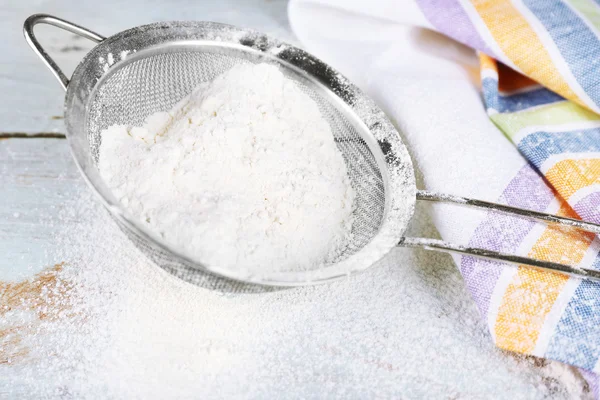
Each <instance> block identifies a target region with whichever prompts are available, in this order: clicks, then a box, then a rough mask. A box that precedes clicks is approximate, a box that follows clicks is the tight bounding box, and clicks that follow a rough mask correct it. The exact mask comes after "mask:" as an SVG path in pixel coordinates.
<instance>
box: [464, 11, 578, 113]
mask: <svg viewBox="0 0 600 400" xmlns="http://www.w3.org/2000/svg"><path fill="white" fill-rule="evenodd" d="M472 4H473V6H474V7H475V9H476V10H477V13H478V14H479V16H480V17H481V19H482V20H483V22H484V23H485V25H486V26H487V28H488V29H489V31H490V32H491V34H492V36H493V37H494V39H495V40H496V42H497V43H498V45H499V46H500V47H501V48H502V51H503V52H504V53H505V54H506V56H507V57H508V58H509V59H510V60H511V61H512V62H513V63H514V64H515V65H516V66H517V67H518V68H519V69H521V71H523V73H524V74H525V75H527V76H528V77H530V78H532V79H533V80H535V81H537V82H539V83H541V84H543V85H544V86H546V87H547V88H549V89H551V90H553V91H554V92H556V93H558V94H560V95H562V96H563V97H566V98H568V99H570V100H573V101H575V102H577V103H579V104H581V105H584V103H583V102H582V101H581V99H580V98H579V97H578V96H577V95H576V94H575V92H573V90H571V88H570V87H569V84H568V83H567V82H566V81H565V80H564V78H563V77H562V75H561V73H560V71H559V70H558V69H557V68H556V66H555V65H554V62H553V61H552V58H551V57H550V54H549V53H548V51H547V50H546V49H545V48H544V45H543V44H542V42H541V41H540V38H539V37H538V35H537V34H536V33H535V31H534V30H533V29H532V28H531V26H530V25H529V23H528V22H527V20H526V19H525V18H524V17H523V16H522V15H521V13H520V12H519V11H518V10H517V9H516V8H515V7H514V6H513V5H512V4H511V3H510V1H508V0H472ZM532 60H535V62H532Z"/></svg>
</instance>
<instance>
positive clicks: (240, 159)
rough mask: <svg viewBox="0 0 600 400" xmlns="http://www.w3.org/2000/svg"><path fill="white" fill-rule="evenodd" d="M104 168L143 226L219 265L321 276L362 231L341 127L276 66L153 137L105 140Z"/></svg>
mask: <svg viewBox="0 0 600 400" xmlns="http://www.w3.org/2000/svg"><path fill="white" fill-rule="evenodd" d="M99 168H100V173H101V175H102V177H103V178H104V179H105V181H106V182H107V183H108V185H109V187H110V188H111V189H112V191H113V193H114V194H115V195H116V197H117V199H118V200H119V201H120V202H121V203H122V204H123V205H124V206H125V207H126V208H127V209H128V210H129V211H130V212H131V214H132V215H133V216H135V217H137V218H138V219H139V220H140V221H142V222H143V223H145V224H146V225H147V226H148V227H149V228H151V229H152V230H153V231H155V232H157V233H159V234H160V235H161V236H162V237H163V238H164V239H165V240H166V241H167V242H169V243H171V244H174V245H176V246H178V247H179V248H182V249H183V250H184V251H185V252H186V253H187V254H190V255H192V256H195V257H197V258H198V259H199V260H201V261H202V262H204V263H206V264H208V265H216V266H220V267H229V268H247V270H248V271H252V272H257V271H260V270H261V269H262V270H264V269H269V268H276V269H277V270H283V271H285V270H305V269H314V268H317V267H319V266H321V265H323V264H325V263H328V262H331V261H332V260H334V259H335V258H336V257H337V256H338V255H339V253H340V251H342V249H343V246H344V245H345V244H346V243H347V241H348V237H349V234H350V230H351V227H352V221H353V218H352V210H353V202H354V198H355V192H354V190H353V188H352V186H351V184H350V180H349V178H348V172H347V170H346V165H345V162H344V159H343V157H342V154H341V153H340V152H339V150H338V149H337V146H336V144H335V142H334V138H333V135H332V133H331V130H330V127H329V124H328V123H327V121H326V120H325V119H324V118H323V117H322V115H321V113H320V111H319V109H318V106H317V104H316V103H315V102H314V101H313V100H312V99H311V98H310V97H309V96H308V95H307V94H305V93H303V92H302V91H301V90H300V88H299V87H298V86H297V85H296V83H295V82H293V81H291V80H289V79H287V78H285V77H284V75H283V74H282V73H281V72H280V71H279V70H278V68H277V67H275V66H271V65H267V64H257V65H254V64H243V65H237V66H235V67H233V68H232V69H231V70H229V71H227V72H226V73H224V74H223V75H221V76H219V77H217V78H216V79H215V80H213V81H211V82H207V83H203V84H201V85H200V86H198V87H197V88H196V89H195V90H194V91H193V93H192V94H191V95H189V96H188V97H186V98H184V99H183V100H182V101H180V102H179V103H178V104H177V105H176V106H175V107H174V108H173V109H172V110H171V111H169V112H159V113H156V114H153V115H151V116H149V117H148V118H147V119H146V122H145V124H144V126H142V127H128V126H122V125H121V126H112V127H110V128H108V129H106V130H104V131H103V132H102V144H101V146H100V159H99Z"/></svg>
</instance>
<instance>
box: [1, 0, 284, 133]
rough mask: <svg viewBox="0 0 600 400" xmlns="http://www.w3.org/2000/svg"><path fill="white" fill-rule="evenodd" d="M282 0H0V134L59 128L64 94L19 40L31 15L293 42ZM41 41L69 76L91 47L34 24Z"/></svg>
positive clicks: (97, 25) (104, 29)
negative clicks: (214, 25) (220, 27)
mask: <svg viewBox="0 0 600 400" xmlns="http://www.w3.org/2000/svg"><path fill="white" fill-rule="evenodd" d="M286 5H287V2H286V1H282V0H242V1H236V0H208V1H207V0H198V1H190V0H176V1H164V0H134V1H129V2H126V3H124V2H122V1H119V0H106V1H93V2H92V1H80V0H46V1H35V2H32V1H13V0H9V1H2V2H0V21H1V24H0V32H1V33H2V41H1V42H0V54H2V56H1V57H0V89H2V96H0V121H2V126H1V127H0V132H25V133H36V132H64V128H63V123H62V121H61V120H60V119H57V118H56V117H60V116H61V115H63V109H62V108H63V98H64V93H63V91H62V89H61V88H60V86H59V84H58V82H57V81H56V80H55V78H54V77H53V76H52V74H51V73H50V71H48V70H47V68H46V66H44V65H43V64H42V62H41V60H40V59H39V58H38V57H37V56H36V55H35V54H34V53H33V51H31V49H30V48H29V46H28V45H27V43H26V42H25V39H24V38H23V33H22V25H23V22H24V21H25V19H26V18H27V17H28V16H29V15H31V14H35V13H41V12H43V13H48V14H52V15H56V16H57V17H60V18H63V19H66V20H70V21H72V22H74V23H77V24H79V25H82V26H84V27H86V28H89V29H91V30H93V31H95V32H98V33H99V34H101V35H104V36H110V35H112V34H115V33H117V32H119V31H122V30H125V29H128V28H131V27H134V26H138V25H143V24H148V23H151V22H156V21H170V20H206V21H215V22H224V23H229V24H233V25H239V26H242V27H248V28H254V29H258V30H261V31H264V32H266V33H271V34H273V35H276V36H277V37H279V38H282V39H284V40H288V41H293V39H292V38H291V33H290V31H289V28H288V22H287V16H286V12H285V10H286ZM36 34H37V35H38V37H39V40H40V42H41V43H42V45H44V46H46V48H47V50H48V52H49V53H50V55H51V56H52V57H54V58H55V60H56V62H57V63H58V65H59V66H60V67H61V68H62V69H63V70H64V72H65V73H66V74H67V76H70V75H71V74H72V72H73V70H74V69H75V67H76V66H77V64H78V63H79V61H80V60H81V59H82V58H83V56H84V55H85V54H86V53H87V52H88V51H89V49H90V48H91V47H92V46H93V43H91V42H89V41H87V40H85V39H81V38H79V37H77V36H76V35H73V34H70V33H66V32H63V31H61V30H59V29H57V28H54V27H50V26H38V27H36Z"/></svg>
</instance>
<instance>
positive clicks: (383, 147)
mask: <svg viewBox="0 0 600 400" xmlns="http://www.w3.org/2000/svg"><path fill="white" fill-rule="evenodd" d="M164 38H167V40H165V41H164V42H160V40H162V39H164ZM146 39H150V40H157V39H158V41H157V42H156V43H150V45H147V44H148V43H147V42H144V40H146ZM174 42H179V43H184V44H190V45H192V44H193V43H194V42H196V44H194V45H197V44H198V43H200V42H204V43H209V44H210V45H212V46H221V47H235V48H236V49H238V50H243V51H245V52H250V53H254V54H255V55H259V56H261V57H264V58H265V59H266V60H268V61H270V62H276V63H277V64H278V65H282V66H284V67H286V68H294V69H296V70H297V71H302V72H303V73H304V74H305V77H306V78H308V79H309V80H311V81H313V83H314V84H316V85H320V86H321V87H322V88H324V90H326V91H327V92H328V93H329V94H331V95H332V96H334V98H335V100H336V101H338V102H340V106H344V107H346V112H348V113H351V114H353V115H354V116H356V117H357V118H358V120H359V121H360V122H361V123H362V124H363V125H364V127H365V129H367V130H368V131H369V132H370V135H371V136H372V138H373V141H372V143H368V145H369V147H370V150H371V151H372V152H373V149H374V148H375V149H378V150H379V151H380V154H379V153H378V152H377V153H376V152H373V153H374V154H373V155H374V157H375V158H376V160H377V162H378V164H380V163H381V164H382V165H379V167H380V171H381V173H382V178H383V180H384V187H385V210H384V213H383V217H382V223H381V225H380V227H379V231H378V232H377V233H376V234H375V235H374V236H373V237H372V238H371V239H370V241H369V242H368V243H367V244H366V245H365V246H364V247H363V248H362V249H361V250H359V251H358V252H357V253H355V254H352V255H350V256H348V258H346V259H345V260H343V261H341V262H339V263H336V264H334V265H332V266H324V268H321V269H317V270H311V271H295V272H291V271H288V272H275V271H269V272H266V273H264V274H262V273H261V274H260V275H252V274H249V273H248V272H247V271H244V270H242V269H239V270H235V269H232V268H223V267H219V266H214V265H206V264H204V263H203V262H201V261H200V260H198V259H196V258H195V257H192V256H190V255H188V254H186V253H185V252H184V251H182V250H181V249H179V248H177V246H174V245H171V244H169V243H167V242H165V241H164V240H162V239H161V238H160V237H159V236H158V235H157V234H156V233H154V232H152V231H151V230H150V229H148V228H147V227H146V226H144V225H142V224H141V223H140V222H139V221H138V220H137V218H135V217H133V216H132V215H130V214H129V212H128V211H126V210H125V209H124V208H123V207H122V206H121V204H120V203H119V201H118V200H117V199H116V198H115V197H114V196H113V195H112V192H111V191H110V189H108V187H107V186H106V185H105V184H104V181H103V180H102V179H101V178H100V176H99V173H98V171H97V169H96V167H95V164H94V163H93V162H91V155H90V150H89V146H87V147H88V148H87V151H86V149H85V147H86V145H87V143H83V141H82V138H81V136H82V134H81V133H80V134H78V133H77V126H76V125H77V123H78V122H80V121H76V120H77V118H76V117H75V116H73V114H74V112H73V113H72V112H71V111H72V110H73V109H74V107H75V106H81V104H77V102H78V101H80V102H83V100H82V99H85V98H86V96H85V94H82V93H80V92H79V91H80V90H81V87H82V86H84V87H85V86H86V83H87V84H88V86H89V87H91V93H88V96H87V100H88V101H91V100H92V99H93V92H94V91H95V90H96V89H97V88H98V87H100V85H101V84H102V82H103V80H104V79H106V78H107V77H109V76H110V74H112V73H114V72H115V71H116V70H118V68H120V67H121V66H123V64H124V63H128V62H132V60H135V58H141V57H142V56H143V55H144V53H145V52H147V51H150V50H151V49H154V48H155V47H157V46H159V45H160V44H163V45H168V44H173V43H174ZM132 44H133V45H136V46H143V47H139V48H137V49H135V50H137V52H136V53H135V54H134V55H133V56H132V57H129V61H127V59H122V60H117V62H115V63H114V64H112V65H110V66H109V68H105V67H104V65H100V64H99V62H98V60H99V59H102V58H104V59H106V57H107V55H108V53H109V52H110V53H117V54H118V50H119V49H122V50H129V48H128V46H129V47H130V46H131V45H132ZM307 68H308V69H310V70H309V71H307ZM311 71H312V72H311ZM315 71H321V72H323V71H325V72H326V73H327V79H325V78H324V77H323V76H319V75H318V74H316V73H315ZM86 80H88V81H86ZM89 80H94V82H93V84H91V86H90V81H89ZM84 106H85V119H87V115H88V106H89V104H85V105H84ZM65 124H66V127H67V139H68V141H69V145H70V148H71V153H72V154H73V157H74V159H75V161H76V164H77V166H78V168H79V169H80V171H81V173H82V175H83V176H84V179H85V181H86V182H87V183H88V185H89V186H90V187H91V188H92V190H93V191H94V193H95V194H96V195H97V196H98V197H99V198H100V200H101V202H102V203H103V204H104V206H105V207H106V208H107V209H108V211H109V212H110V214H111V215H112V217H113V218H115V219H116V220H117V221H118V222H120V223H122V224H123V225H124V226H126V227H127V228H128V229H130V230H132V231H133V233H135V234H136V235H138V236H140V237H142V238H143V239H145V240H147V241H149V242H150V243H151V244H152V245H154V246H156V247H158V248H159V249H161V250H163V251H166V252H168V253H169V254H170V255H172V256H174V257H175V258H177V259H179V260H181V261H183V262H186V263H188V264H192V265H193V266H194V267H195V268H197V269H198V271H199V272H202V273H208V274H213V275H217V276H219V277H224V278H227V279H231V280H234V281H238V282H242V283H251V284H257V285H263V286H278V287H281V286H285V287H288V286H303V285H312V284H319V283H326V282H331V281H333V280H337V279H341V278H343V277H346V276H348V275H351V274H355V273H358V272H360V271H363V270H365V269H367V268H369V267H370V266H372V265H373V264H374V263H375V262H377V261H378V260H380V259H381V258H382V257H383V256H385V254H387V253H388V252H389V251H390V250H391V249H393V248H394V247H395V246H396V245H397V243H398V242H399V241H400V239H401V238H402V235H403V234H404V232H405V230H406V228H407V226H408V222H409V221H410V218H411V217H412V215H413V212H414V206H415V202H416V197H415V196H416V184H415V177H414V170H413V165H412V160H411V158H410V156H409V154H408V151H407V149H406V147H405V146H404V144H403V142H402V139H401V137H400V134H399V132H398V131H397V130H396V128H395V127H394V126H393V124H392V123H391V122H390V120H389V119H388V118H387V117H386V116H385V114H384V113H383V111H382V110H381V109H380V108H379V107H378V106H377V105H376V104H375V103H374V102H373V101H372V100H371V99H370V98H369V97H367V96H366V95H365V94H364V93H363V92H362V91H360V89H358V88H357V87H356V86H355V85H353V84H352V83H351V82H350V81H349V80H348V79H347V78H345V77H344V76H343V75H341V74H340V73H339V72H337V71H336V70H334V69H333V68H331V67H330V66H329V65H327V64H326V63H324V62H323V61H321V60H320V59H318V58H316V57H315V56H313V55H311V54H310V53H307V52H305V51H304V50H301V49H299V48H297V47H295V46H293V45H290V44H287V43H285V42H281V41H279V40H276V39H274V38H271V37H270V36H268V35H265V34H263V33H260V32H258V31H254V30H249V29H241V28H238V27H235V26H232V25H226V24H219V23H213V22H195V21H173V22H159V23H153V24H148V25H142V26H138V27H135V28H131V29H128V30H125V31H122V32H119V33H117V34H115V35H112V36H110V37H108V38H107V39H105V40H104V41H102V42H101V43H100V44H98V45H97V46H96V47H94V48H93V49H92V50H91V51H90V52H89V53H88V54H87V55H86V56H85V57H84V59H83V60H82V61H81V62H80V64H79V65H78V66H77V68H76V70H75V72H74V73H73V77H72V79H71V83H70V84H69V86H68V88H67V93H66V96H65ZM82 129H84V130H85V126H84V127H83V128H82ZM83 135H84V136H86V132H84V133H83ZM371 146H374V147H371ZM382 166H385V168H381V167H382Z"/></svg>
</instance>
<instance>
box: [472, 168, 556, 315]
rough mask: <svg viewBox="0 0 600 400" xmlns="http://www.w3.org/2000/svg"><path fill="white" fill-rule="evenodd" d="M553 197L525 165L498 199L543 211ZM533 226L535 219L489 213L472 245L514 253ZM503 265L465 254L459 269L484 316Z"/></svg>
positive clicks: (474, 236) (543, 183)
mask: <svg viewBox="0 0 600 400" xmlns="http://www.w3.org/2000/svg"><path fill="white" fill-rule="evenodd" d="M524 193H526V194H524ZM553 198H554V194H553V193H552V190H550V188H548V186H547V185H546V183H545V182H544V180H543V179H542V178H541V177H540V176H539V175H538V174H537V172H536V171H535V170H534V169H533V168H532V167H531V166H530V165H526V166H525V167H523V168H522V169H521V170H520V171H519V173H518V174H517V175H516V176H515V177H514V178H513V180H512V181H511V182H510V183H509V185H508V186H507V187H506V189H505V190H504V192H503V193H502V196H501V197H500V199H499V200H498V201H499V202H501V203H505V204H508V205H511V206H516V207H521V208H528V209H530V210H536V211H544V210H546V208H547V207H548V205H549V204H550V202H551V201H552V199H553ZM534 225H535V223H534V222H531V221H527V220H523V219H522V218H517V217H511V216H508V215H504V214H498V213H489V214H488V215H487V217H486V219H485V220H484V221H483V222H482V223H481V224H480V225H479V226H478V227H477V229H476V230H475V233H474V234H473V239H471V241H470V242H469V245H470V246H474V247H483V248H486V249H490V250H495V251H502V252H507V253H514V252H516V250H517V249H518V248H519V246H520V245H521V243H522V242H523V239H524V238H525V236H526V235H527V234H528V233H529V232H530V231H531V229H532V228H533V227H534ZM503 268H504V267H503V264H502V263H498V262H493V261H485V260H478V259H475V258H473V257H463V258H462V260H461V265H460V271H461V273H462V275H463V277H464V279H465V283H466V285H467V288H468V289H469V292H470V293H471V296H472V297H473V299H474V300H475V302H476V303H477V306H478V307H479V311H480V312H481V314H482V315H487V312H488V308H489V303H490V298H491V295H492V292H493V290H494V287H495V286H496V282H497V281H498V278H499V277H500V274H501V273H502V269H503Z"/></svg>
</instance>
